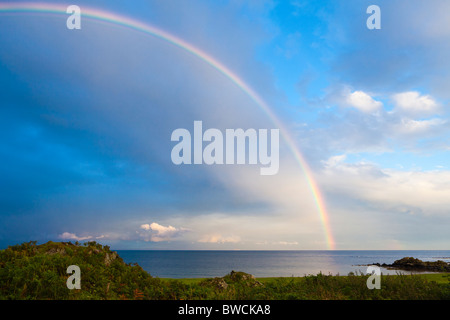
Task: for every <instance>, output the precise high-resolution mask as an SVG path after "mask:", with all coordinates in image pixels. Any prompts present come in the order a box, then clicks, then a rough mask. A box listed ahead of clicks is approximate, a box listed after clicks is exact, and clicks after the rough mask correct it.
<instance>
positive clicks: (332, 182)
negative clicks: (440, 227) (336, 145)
mask: <svg viewBox="0 0 450 320" xmlns="http://www.w3.org/2000/svg"><path fill="white" fill-rule="evenodd" d="M320 180H321V185H322V186H323V187H324V188H326V190H327V192H329V193H330V194H334V195H338V198H339V199H340V201H344V200H343V199H344V198H346V199H347V200H349V201H351V199H358V201H362V202H364V203H365V205H366V207H371V208H374V207H376V208H379V209H381V210H383V211H385V210H388V211H390V212H398V213H409V214H413V213H420V214H425V215H438V216H448V208H449V207H450V183H449V181H450V171H444V170H440V171H438V170H436V171H401V170H393V169H382V168H379V167H378V166H376V165H374V164H368V163H352V164H349V163H343V162H341V163H338V164H336V165H335V166H334V167H328V168H327V169H326V170H325V171H324V172H323V173H322V176H321V179H320Z"/></svg>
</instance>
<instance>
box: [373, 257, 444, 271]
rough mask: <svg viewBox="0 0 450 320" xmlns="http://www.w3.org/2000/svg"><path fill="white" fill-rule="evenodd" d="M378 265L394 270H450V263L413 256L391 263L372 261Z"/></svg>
mask: <svg viewBox="0 0 450 320" xmlns="http://www.w3.org/2000/svg"><path fill="white" fill-rule="evenodd" d="M372 265H376V266H379V267H383V268H386V269H394V270H406V271H420V272H426V271H428V272H450V264H449V263H447V262H445V261H442V260H438V261H422V260H419V259H416V258H413V257H405V258H402V259H399V260H396V261H394V263H392V264H386V263H383V264H380V263H374V264H372Z"/></svg>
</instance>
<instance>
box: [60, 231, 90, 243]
mask: <svg viewBox="0 0 450 320" xmlns="http://www.w3.org/2000/svg"><path fill="white" fill-rule="evenodd" d="M58 238H60V239H63V240H76V241H83V240H89V239H92V236H87V237H78V236H77V235H76V234H75V233H69V232H64V233H62V234H60V235H59V236H58Z"/></svg>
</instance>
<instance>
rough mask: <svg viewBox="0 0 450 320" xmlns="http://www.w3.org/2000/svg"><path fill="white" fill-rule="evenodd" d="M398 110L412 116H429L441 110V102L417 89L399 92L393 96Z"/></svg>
mask: <svg viewBox="0 0 450 320" xmlns="http://www.w3.org/2000/svg"><path fill="white" fill-rule="evenodd" d="M392 100H393V101H394V103H395V106H396V109H395V110H396V111H398V112H401V113H403V114H407V115H411V116H429V115H433V114H436V113H438V112H439V104H438V103H437V102H436V101H435V100H434V99H433V98H432V97H431V96H429V95H420V93H419V92H417V91H408V92H402V93H397V94H395V95H393V96H392Z"/></svg>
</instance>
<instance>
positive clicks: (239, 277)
mask: <svg viewBox="0 0 450 320" xmlns="http://www.w3.org/2000/svg"><path fill="white" fill-rule="evenodd" d="M70 265H77V266H79V267H80V269H81V289H79V290H77V289H73V290H69V289H68V288H67V286H66V281H67V278H68V277H69V276H70V274H67V273H66V270H67V267H68V266H70ZM368 277H369V276H367V275H353V274H350V275H348V276H332V275H324V274H318V275H309V276H304V277H279V278H276V277H275V278H258V279H256V278H254V277H253V276H251V275H249V274H246V273H244V272H234V271H233V272H231V273H230V274H228V275H226V276H224V277H220V278H210V279H180V280H174V279H159V278H155V277H152V276H151V275H150V274H149V273H147V272H146V271H144V270H143V269H142V268H141V267H140V266H139V265H137V264H127V263H125V262H124V261H123V260H122V258H120V257H119V256H118V255H117V253H116V252H113V251H111V250H110V248H109V247H108V246H102V245H101V244H98V243H95V242H89V243H85V244H83V245H80V244H78V243H75V244H73V243H70V242H58V243H57V242H48V243H45V244H42V245H37V244H36V242H29V243H23V244H20V245H15V246H10V247H8V248H7V249H5V250H1V251H0V299H14V300H23V299H38V300H43V299H51V300H107V299H111V300H120V299H124V300H125V299H133V300H136V299H139V300H141V299H151V300H157V299H161V300H180V299H183V300H198V299H200V300H216V299H220V300H240V299H246V300H291V299H308V300H316V299H336V300H348V299H353V300H368V299H395V300H417V299H450V273H439V274H421V275H403V274H398V275H383V276H382V277H381V289H379V290H377V289H374V290H369V289H368V288H367V285H366V281H367V279H368Z"/></svg>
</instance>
